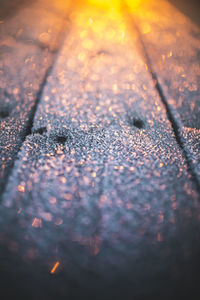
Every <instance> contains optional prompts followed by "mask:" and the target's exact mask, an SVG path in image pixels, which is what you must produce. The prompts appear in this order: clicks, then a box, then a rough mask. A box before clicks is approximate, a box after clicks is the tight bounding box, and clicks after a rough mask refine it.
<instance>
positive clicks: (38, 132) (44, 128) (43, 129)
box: [33, 127, 47, 135]
mask: <svg viewBox="0 0 200 300" xmlns="http://www.w3.org/2000/svg"><path fill="white" fill-rule="evenodd" d="M45 132H47V128H46V127H41V128H38V129H37V130H35V131H34V132H33V134H36V133H37V134H41V135H43V134H44V133H45Z"/></svg>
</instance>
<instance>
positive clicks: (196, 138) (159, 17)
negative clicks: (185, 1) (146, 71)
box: [132, 0, 200, 183]
mask: <svg viewBox="0 0 200 300" xmlns="http://www.w3.org/2000/svg"><path fill="white" fill-rule="evenodd" d="M132 16H133V19H134V22H135V24H136V26H137V27H138V29H139V32H140V36H141V40H142V42H143V44H144V47H145V51H146V54H147V56H148V59H149V63H150V68H151V70H152V72H153V73H154V75H156V77H157V79H158V82H159V84H160V86H161V89H162V92H163V96H164V97H165V100H166V102H167V105H168V107H169V110H170V111H171V114H172V118H173V121H174V123H175V126H176V130H177V134H178V135H179V138H180V140H181V142H182V144H184V148H185V150H186V151H187V156H188V159H189V160H190V162H191V165H192V168H193V169H194V173H195V174H196V177H197V180H198V181H199V183H200V151H199V150H200V84H199V83H200V29H199V28H198V27H196V26H195V25H194V24H192V23H191V22H190V21H189V19H188V18H187V17H185V16H184V15H183V14H181V13H180V12H179V11H178V10H176V9H175V7H174V6H172V5H171V4H170V3H168V2H167V1H156V0H151V1H143V2H141V4H140V6H139V7H138V8H137V10H135V11H133V14H132Z"/></svg>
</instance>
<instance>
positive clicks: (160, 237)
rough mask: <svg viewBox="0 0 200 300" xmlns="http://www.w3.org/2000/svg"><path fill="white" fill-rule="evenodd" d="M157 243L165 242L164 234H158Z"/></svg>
mask: <svg viewBox="0 0 200 300" xmlns="http://www.w3.org/2000/svg"><path fill="white" fill-rule="evenodd" d="M157 241H158V242H162V241H163V236H162V233H160V232H158V234H157Z"/></svg>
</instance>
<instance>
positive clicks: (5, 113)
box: [0, 110, 9, 119]
mask: <svg viewBox="0 0 200 300" xmlns="http://www.w3.org/2000/svg"><path fill="white" fill-rule="evenodd" d="M7 117H9V111H8V110H2V111H0V118H1V119H5V118H7Z"/></svg>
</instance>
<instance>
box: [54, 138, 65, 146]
mask: <svg viewBox="0 0 200 300" xmlns="http://www.w3.org/2000/svg"><path fill="white" fill-rule="evenodd" d="M66 141H67V137H66V136H57V137H56V142H57V143H59V144H62V145H64V144H65V143H66Z"/></svg>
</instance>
